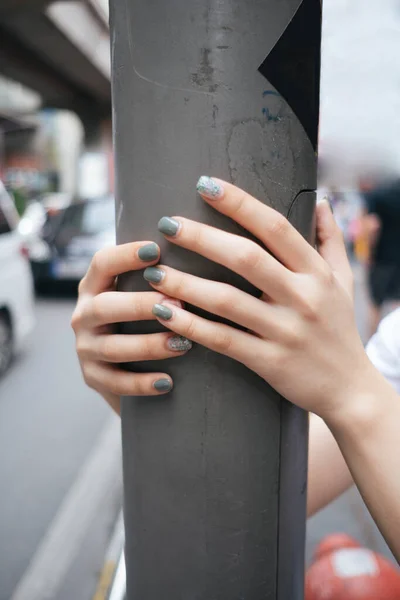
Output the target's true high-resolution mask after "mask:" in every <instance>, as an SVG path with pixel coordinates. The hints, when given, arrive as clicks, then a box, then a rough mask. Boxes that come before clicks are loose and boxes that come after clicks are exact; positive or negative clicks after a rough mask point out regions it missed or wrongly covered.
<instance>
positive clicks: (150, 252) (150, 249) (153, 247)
mask: <svg viewBox="0 0 400 600" xmlns="http://www.w3.org/2000/svg"><path fill="white" fill-rule="evenodd" d="M158 254H159V248H158V246H157V244H155V243H154V242H152V243H151V244H146V245H145V246H142V247H141V248H139V250H138V257H139V258H140V260H143V261H144V262H151V261H152V260H157V258H158Z"/></svg>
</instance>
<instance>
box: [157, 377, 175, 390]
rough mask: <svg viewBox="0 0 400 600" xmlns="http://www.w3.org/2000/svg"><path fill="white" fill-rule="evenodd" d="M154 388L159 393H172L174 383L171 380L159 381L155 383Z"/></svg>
mask: <svg viewBox="0 0 400 600" xmlns="http://www.w3.org/2000/svg"><path fill="white" fill-rule="evenodd" d="M153 387H154V388H155V389H156V390H157V392H170V391H171V390H172V382H171V381H170V380H169V379H157V381H155V382H154V383H153Z"/></svg>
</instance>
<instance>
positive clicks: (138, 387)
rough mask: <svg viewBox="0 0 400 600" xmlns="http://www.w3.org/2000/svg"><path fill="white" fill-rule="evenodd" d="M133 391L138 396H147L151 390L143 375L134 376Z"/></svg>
mask: <svg viewBox="0 0 400 600" xmlns="http://www.w3.org/2000/svg"><path fill="white" fill-rule="evenodd" d="M132 392H134V393H135V395H136V396H147V395H148V394H149V393H150V392H149V386H148V385H146V384H145V381H144V380H143V379H142V378H141V377H135V376H133V381H132Z"/></svg>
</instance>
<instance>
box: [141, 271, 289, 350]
mask: <svg viewBox="0 0 400 600" xmlns="http://www.w3.org/2000/svg"><path fill="white" fill-rule="evenodd" d="M143 276H144V278H145V279H146V281H148V282H149V283H150V284H151V285H153V286H155V287H156V288H157V289H160V290H161V291H162V292H164V293H165V294H167V295H168V296H173V297H174V298H179V299H180V300H183V301H184V302H185V303H188V304H192V305H193V306H197V307H198V308H201V309H203V310H206V311H208V312H210V313H212V314H214V315H218V316H219V317H223V318H224V319H228V320H229V321H232V322H233V323H237V324H238V325H241V326H242V327H245V328H246V329H249V330H251V331H253V332H255V333H257V334H258V335H260V336H262V337H269V338H273V339H275V338H276V337H277V336H278V335H279V324H280V321H281V319H280V315H278V314H277V313H278V312H279V308H278V306H277V305H270V304H267V303H266V302H263V301H261V300H259V299H257V298H254V297H253V296H250V295H249V294H246V292H243V291H242V290H238V289H237V288H235V287H234V286H232V285H228V284H226V283H220V282H219V281H210V280H207V279H202V278H201V277H195V276H194V275H189V274H188V273H183V272H182V271H177V270H176V269H172V268H171V267H165V266H161V265H157V267H149V268H147V269H146V270H145V271H144V274H143ZM167 302H168V301H167Z"/></svg>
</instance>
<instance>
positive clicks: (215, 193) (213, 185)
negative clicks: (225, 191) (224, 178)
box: [196, 175, 222, 200]
mask: <svg viewBox="0 0 400 600" xmlns="http://www.w3.org/2000/svg"><path fill="white" fill-rule="evenodd" d="M196 189H197V191H198V192H199V194H203V196H206V197H207V198H210V199H211V200H212V199H213V198H220V197H221V196H222V187H221V186H220V185H219V183H217V182H216V181H214V179H212V178H211V177H208V176H207V175H202V176H201V177H200V179H199V180H198V182H197V184H196Z"/></svg>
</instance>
